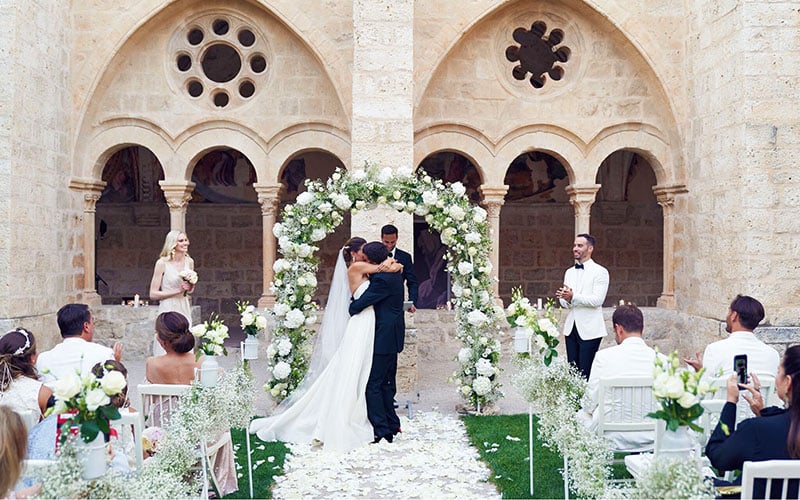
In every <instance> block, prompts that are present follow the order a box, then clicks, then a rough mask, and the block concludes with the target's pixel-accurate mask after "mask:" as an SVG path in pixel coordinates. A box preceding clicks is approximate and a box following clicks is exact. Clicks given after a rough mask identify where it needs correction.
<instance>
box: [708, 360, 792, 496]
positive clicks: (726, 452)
mask: <svg viewBox="0 0 800 500" xmlns="http://www.w3.org/2000/svg"><path fill="white" fill-rule="evenodd" d="M798 377H800V345H796V346H792V347H790V348H789V349H787V350H786V353H785V354H784V355H783V359H782V360H781V363H780V365H779V367H778V376H777V377H776V378H775V390H776V392H777V394H778V397H779V398H780V399H781V400H782V401H783V402H784V403H786V409H779V408H775V407H772V408H764V409H763V410H761V409H760V406H762V405H763V401H761V400H760V395H759V389H760V385H759V384H758V376H757V375H756V376H752V379H753V383H752V384H750V385H742V386H741V387H742V388H743V389H746V390H748V391H750V392H751V393H752V395H753V396H752V397H748V401H751V402H753V406H754V407H753V410H754V413H756V414H760V415H761V416H759V417H754V418H749V419H747V420H744V421H742V422H740V423H739V425H738V426H737V425H736V403H737V402H738V401H739V384H738V383H737V378H736V375H731V376H730V378H728V385H727V387H726V389H727V398H726V399H727V401H726V403H725V406H724V407H723V408H722V413H721V414H720V417H719V423H718V424H717V427H716V428H715V429H714V432H713V433H712V434H711V437H710V438H709V440H708V444H707V445H706V456H707V457H708V459H709V460H710V461H711V465H713V466H714V467H716V469H717V470H718V471H719V472H720V473H722V472H723V471H729V470H738V469H741V468H742V466H743V465H744V462H746V461H753V462H758V461H762V460H775V459H790V458H793V459H797V458H800V383H797V382H798V380H800V379H798ZM739 481H741V478H740V479H739ZM793 483H794V484H793ZM773 491H775V486H773ZM778 491H780V487H778ZM764 492H765V487H764V484H763V483H762V484H760V485H759V483H758V482H757V483H756V485H755V487H754V491H753V493H754V497H755V498H763V497H764ZM797 495H798V491H797V485H796V482H790V484H789V497H788V498H797Z"/></svg>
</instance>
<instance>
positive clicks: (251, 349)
mask: <svg viewBox="0 0 800 500" xmlns="http://www.w3.org/2000/svg"><path fill="white" fill-rule="evenodd" d="M236 309H237V310H238V311H239V314H240V315H241V322H240V324H241V326H242V330H243V331H244V333H245V334H246V335H247V337H246V338H245V340H244V342H243V343H242V349H243V350H244V356H243V357H244V359H248V360H249V359H258V339H257V338H256V336H257V335H258V334H259V333H261V332H263V331H264V330H266V329H267V318H266V316H264V314H262V313H261V312H260V311H259V310H258V309H256V306H254V305H252V304H250V303H249V302H239V301H237V302H236Z"/></svg>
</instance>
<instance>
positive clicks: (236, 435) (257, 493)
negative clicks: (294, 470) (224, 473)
mask: <svg viewBox="0 0 800 500" xmlns="http://www.w3.org/2000/svg"><path fill="white" fill-rule="evenodd" d="M231 439H232V441H233V449H234V450H235V451H236V464H237V466H236V473H237V475H238V477H239V491H235V492H233V493H231V494H230V495H228V496H226V497H224V498H250V484H249V482H248V479H247V442H246V441H245V435H244V430H242V429H231ZM250 446H251V450H252V453H253V455H252V461H253V467H254V469H255V470H254V471H253V498H272V485H273V484H275V476H280V475H281V474H283V462H284V458H285V457H286V454H287V453H288V452H289V449H288V448H287V447H286V446H285V445H284V444H283V443H281V442H272V443H265V442H264V441H261V440H260V439H258V438H257V437H255V436H250Z"/></svg>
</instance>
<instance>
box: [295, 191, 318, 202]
mask: <svg viewBox="0 0 800 500" xmlns="http://www.w3.org/2000/svg"><path fill="white" fill-rule="evenodd" d="M312 201H314V193H312V192H311V191H303V192H302V193H300V194H298V195H297V204H298V205H308V204H309V203H311V202H312Z"/></svg>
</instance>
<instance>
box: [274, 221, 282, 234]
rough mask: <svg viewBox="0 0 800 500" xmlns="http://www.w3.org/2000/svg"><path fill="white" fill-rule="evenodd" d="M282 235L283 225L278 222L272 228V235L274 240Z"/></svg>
mask: <svg viewBox="0 0 800 500" xmlns="http://www.w3.org/2000/svg"><path fill="white" fill-rule="evenodd" d="M282 234H283V224H281V223H280V222H276V223H275V224H274V225H273V226H272V235H273V236H275V237H276V238H280V237H281V235H282Z"/></svg>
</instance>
